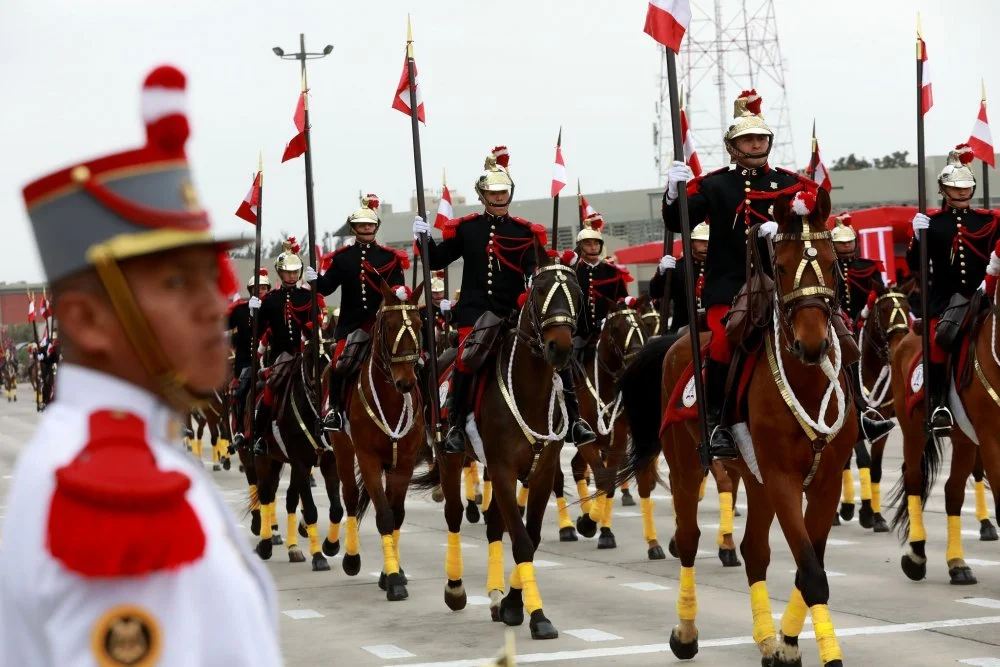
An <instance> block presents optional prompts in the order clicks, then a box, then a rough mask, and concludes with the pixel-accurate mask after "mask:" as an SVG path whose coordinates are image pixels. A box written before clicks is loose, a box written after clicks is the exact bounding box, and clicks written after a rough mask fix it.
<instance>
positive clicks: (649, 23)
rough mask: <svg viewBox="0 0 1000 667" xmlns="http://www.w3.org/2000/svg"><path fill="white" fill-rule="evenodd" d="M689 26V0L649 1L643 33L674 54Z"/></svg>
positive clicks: (679, 47)
mask: <svg viewBox="0 0 1000 667" xmlns="http://www.w3.org/2000/svg"><path fill="white" fill-rule="evenodd" d="M689 25H691V0H649V8H648V9H647V10H646V26H645V27H644V28H643V32H645V33H646V34H647V35H649V36H650V37H652V38H653V39H655V40H656V41H657V42H659V43H660V44H663V46H665V47H667V48H668V49H670V50H671V51H673V52H674V53H679V52H680V50H681V39H683V38H684V33H685V32H687V29H688V26H689Z"/></svg>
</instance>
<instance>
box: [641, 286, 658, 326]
mask: <svg viewBox="0 0 1000 667" xmlns="http://www.w3.org/2000/svg"><path fill="white" fill-rule="evenodd" d="M643 296H646V297H647V298H646V303H645V305H644V306H643V307H642V308H640V309H638V310H639V316H640V318H641V319H642V322H643V324H645V325H646V330H647V331H648V332H649V335H650V336H659V335H660V329H661V327H660V311H659V310H657V309H656V306H655V305H654V304H653V299H652V298H650V297H649V294H648V293H647V294H645V295H643Z"/></svg>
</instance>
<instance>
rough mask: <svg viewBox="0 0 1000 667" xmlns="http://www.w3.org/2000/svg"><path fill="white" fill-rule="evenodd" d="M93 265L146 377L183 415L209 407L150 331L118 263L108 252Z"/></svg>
mask: <svg viewBox="0 0 1000 667" xmlns="http://www.w3.org/2000/svg"><path fill="white" fill-rule="evenodd" d="M92 261H93V262H94V268H95V269H96V270H97V275H98V277H99V278H100V279H101V282H102V283H103V284H104V289H105V291H106V292H107V293H108V298H110V299H111V305H112V306H114V309H115V313H117V315H118V320H119V321H120V322H121V323H122V328H124V329H125V335H127V336H128V339H129V342H130V343H131V344H132V349H134V350H135V352H136V354H137V355H139V361H140V363H142V367H143V369H145V371H146V373H147V374H148V375H149V376H150V377H152V378H153V379H154V380H156V383H157V385H159V387H160V395H161V397H162V398H163V399H164V400H165V401H166V402H167V404H168V405H170V406H171V407H172V408H174V409H175V410H177V411H178V412H180V413H181V414H184V413H187V412H189V411H190V410H192V409H194V408H200V407H203V406H205V405H206V404H207V403H208V399H209V397H207V396H200V395H198V394H196V393H195V392H193V391H191V389H189V388H188V386H187V384H186V382H185V378H184V376H183V375H181V374H180V373H179V372H177V371H176V370H175V369H174V368H172V367H171V364H170V360H169V359H168V358H167V355H166V353H165V352H164V351H163V348H162V347H161V346H160V343H159V341H158V340H157V338H156V334H155V333H154V332H153V330H152V329H151V328H150V327H149V322H148V321H146V316H145V315H143V314H142V310H140V308H139V304H138V303H136V301H135V296H134V295H133V294H132V290H131V289H130V288H129V286H128V282H127V281H126V280H125V275H124V274H123V273H122V271H121V268H120V267H119V266H118V262H117V261H115V259H114V257H112V256H111V255H110V254H108V253H105V252H97V253H95V254H94V256H93V258H92Z"/></svg>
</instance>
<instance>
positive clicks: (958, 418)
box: [906, 337, 979, 446]
mask: <svg viewBox="0 0 1000 667" xmlns="http://www.w3.org/2000/svg"><path fill="white" fill-rule="evenodd" d="M968 352H969V339H968V337H966V339H965V340H964V341H963V342H962V348H961V352H960V354H959V364H958V366H957V368H962V367H964V365H965V359H966V355H967V354H968ZM923 356H924V355H923V353H922V352H918V353H917V355H916V356H915V357H914V358H913V362H912V363H911V364H910V371H909V372H908V373H907V374H906V379H907V385H906V386H907V389H908V390H909V391H908V393H907V396H906V410H907V412H908V413H909V414H911V415H912V414H913V411H914V410H915V409H916V407H917V406H918V405H920V404H922V403H923V400H924V365H923V363H922V361H923ZM948 408H949V409H950V410H951V416H952V417H953V418H954V419H955V424H956V425H957V426H958V428H960V429H961V430H962V433H964V434H965V436H966V437H967V438H968V439H969V440H971V441H972V442H974V443H976V445H977V446H978V445H979V438H978V437H977V436H976V431H975V429H973V428H972V421H970V420H969V415H968V413H967V412H966V411H965V406H964V405H962V399H961V398H960V397H959V395H958V388H957V387H956V386H955V374H954V373H950V374H949V376H948Z"/></svg>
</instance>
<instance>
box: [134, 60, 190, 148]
mask: <svg viewBox="0 0 1000 667" xmlns="http://www.w3.org/2000/svg"><path fill="white" fill-rule="evenodd" d="M186 88H187V79H186V77H185V76H184V73H183V72H181V71H180V70H179V69H177V68H176V67H172V66H170V65H162V66H160V67H157V68H156V69H154V70H153V71H152V72H150V73H149V76H147V77H146V80H145V82H144V83H143V84H142V120H143V122H144V123H145V124H146V143H147V144H148V145H149V146H151V147H156V148H159V149H161V150H163V152H165V153H171V154H173V153H176V154H180V155H183V154H184V143H185V142H186V141H187V139H188V136H189V135H190V134H191V129H190V127H189V126H188V119H187V115H186V113H185V111H186V98H187V96H186V93H185V89H186Z"/></svg>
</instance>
